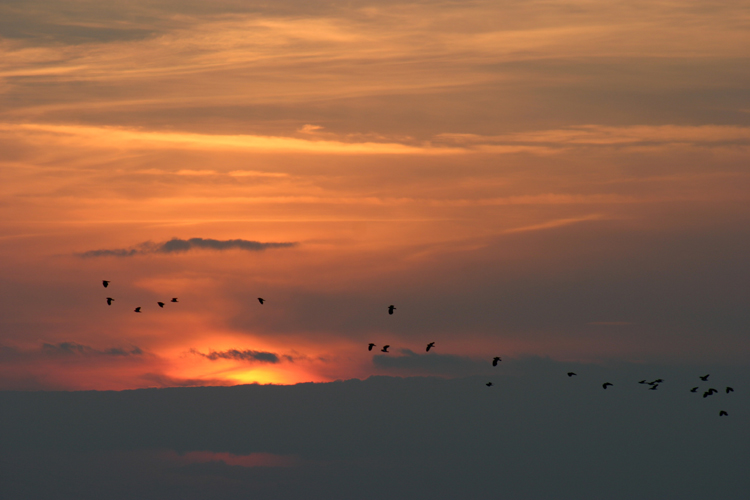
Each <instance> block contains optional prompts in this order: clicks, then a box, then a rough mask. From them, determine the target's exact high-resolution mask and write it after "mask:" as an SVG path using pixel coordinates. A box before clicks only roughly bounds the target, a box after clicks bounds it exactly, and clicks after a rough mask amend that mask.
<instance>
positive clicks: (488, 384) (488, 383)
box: [484, 382, 492, 387]
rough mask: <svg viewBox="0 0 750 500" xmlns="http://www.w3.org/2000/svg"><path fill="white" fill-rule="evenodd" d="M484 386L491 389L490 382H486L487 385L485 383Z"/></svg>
mask: <svg viewBox="0 0 750 500" xmlns="http://www.w3.org/2000/svg"><path fill="white" fill-rule="evenodd" d="M484 385H486V386H487V387H492V382H487V383H486V384H484Z"/></svg>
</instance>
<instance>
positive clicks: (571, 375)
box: [568, 372, 578, 377]
mask: <svg viewBox="0 0 750 500" xmlns="http://www.w3.org/2000/svg"><path fill="white" fill-rule="evenodd" d="M577 375H578V374H577V373H576V372H568V377H575V376H577Z"/></svg>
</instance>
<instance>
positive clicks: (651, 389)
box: [648, 384, 659, 391]
mask: <svg viewBox="0 0 750 500" xmlns="http://www.w3.org/2000/svg"><path fill="white" fill-rule="evenodd" d="M657 387H659V384H654V385H652V386H651V387H649V388H648V390H649V391H655V390H656V388H657Z"/></svg>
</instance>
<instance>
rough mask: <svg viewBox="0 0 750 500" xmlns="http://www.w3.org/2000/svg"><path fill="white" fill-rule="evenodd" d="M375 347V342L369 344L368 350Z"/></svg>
mask: <svg viewBox="0 0 750 500" xmlns="http://www.w3.org/2000/svg"><path fill="white" fill-rule="evenodd" d="M373 347H375V344H369V345H368V346H367V350H368V351H372V348H373Z"/></svg>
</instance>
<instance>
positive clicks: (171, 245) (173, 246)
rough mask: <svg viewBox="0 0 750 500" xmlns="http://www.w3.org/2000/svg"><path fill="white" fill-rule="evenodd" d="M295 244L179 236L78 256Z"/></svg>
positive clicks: (258, 248) (120, 255) (143, 253)
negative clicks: (157, 241)
mask: <svg viewBox="0 0 750 500" xmlns="http://www.w3.org/2000/svg"><path fill="white" fill-rule="evenodd" d="M294 246H297V243H295V242H282V243H273V242H270V243H263V242H260V241H251V240H242V239H234V240H214V239H211V238H190V239H188V240H183V239H180V238H172V239H171V240H169V241H166V242H164V243H153V242H150V241H147V242H144V243H140V244H138V245H136V246H135V247H133V248H115V249H101V250H89V251H87V252H83V253H79V254H78V256H79V257H82V258H84V259H85V258H91V257H133V256H135V255H145V254H153V253H167V254H171V253H184V252H187V251H190V250H196V249H199V250H235V249H237V250H248V251H251V252H258V251H261V250H266V249H268V248H290V247H294Z"/></svg>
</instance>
